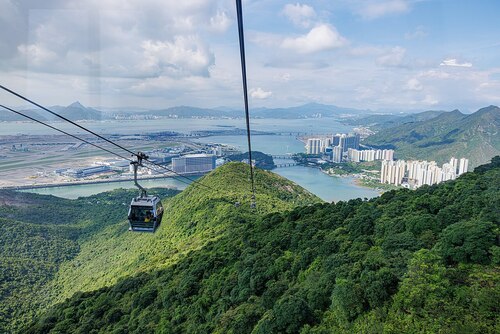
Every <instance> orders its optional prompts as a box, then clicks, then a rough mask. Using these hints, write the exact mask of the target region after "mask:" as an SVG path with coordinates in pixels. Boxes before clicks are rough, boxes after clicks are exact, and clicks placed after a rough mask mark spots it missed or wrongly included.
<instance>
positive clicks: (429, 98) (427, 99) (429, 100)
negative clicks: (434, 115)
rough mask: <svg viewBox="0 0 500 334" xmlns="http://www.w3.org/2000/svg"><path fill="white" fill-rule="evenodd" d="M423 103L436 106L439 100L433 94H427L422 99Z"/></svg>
mask: <svg viewBox="0 0 500 334" xmlns="http://www.w3.org/2000/svg"><path fill="white" fill-rule="evenodd" d="M422 103H424V104H427V105H430V106H434V105H436V104H438V103H439V101H438V100H437V99H436V98H434V97H432V96H431V95H426V96H425V98H424V99H423V100H422Z"/></svg>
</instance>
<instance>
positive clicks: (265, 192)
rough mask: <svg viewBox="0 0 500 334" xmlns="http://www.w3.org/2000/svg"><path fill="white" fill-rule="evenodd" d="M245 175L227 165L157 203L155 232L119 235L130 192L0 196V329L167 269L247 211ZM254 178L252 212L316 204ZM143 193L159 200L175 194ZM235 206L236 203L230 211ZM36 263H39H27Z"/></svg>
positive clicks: (284, 183)
mask: <svg viewBox="0 0 500 334" xmlns="http://www.w3.org/2000/svg"><path fill="white" fill-rule="evenodd" d="M248 176H249V168H248V165H245V164H234V163H231V164H227V165H225V166H222V167H221V168H218V169H217V170H215V171H214V172H212V173H211V174H210V175H208V176H206V177H204V178H202V179H200V182H202V183H203V184H205V185H207V186H209V187H210V188H205V187H203V186H193V187H190V188H188V189H187V190H186V191H184V192H183V193H182V194H181V195H180V196H177V197H175V200H172V201H168V200H167V201H166V200H164V201H163V203H164V206H165V210H166V213H165V215H164V220H163V222H162V226H161V227H160V228H159V230H158V231H157V232H156V233H155V234H149V233H130V232H128V231H127V229H128V223H127V222H126V220H125V217H126V212H127V210H128V204H129V203H130V199H131V197H133V196H135V195H136V194H137V192H136V191H125V190H117V191H113V192H108V193H102V194H99V195H96V196H91V197H85V198H80V199H78V200H66V199H61V198H56V197H53V196H41V195H36V194H29V193H16V192H11V191H9V192H2V193H1V194H2V195H1V197H0V219H2V220H1V221H0V224H1V225H0V240H1V241H2V243H0V245H2V247H3V248H0V250H1V253H0V254H1V257H0V259H1V261H2V262H0V263H1V265H0V267H1V268H2V269H3V268H8V270H7V269H6V270H4V271H3V272H2V275H3V276H1V277H0V278H1V279H0V289H1V290H0V305H1V306H0V316H1V318H0V332H4V331H10V330H12V331H16V330H18V329H19V328H20V327H22V326H23V325H26V322H29V321H30V319H31V318H32V317H34V316H35V315H36V312H40V311H41V310H44V309H46V308H47V307H49V306H51V305H53V304H54V303H57V302H61V301H63V300H64V299H65V298H68V297H71V296H72V295H73V294H74V293H77V292H79V291H93V290H96V289H99V288H102V287H105V286H112V285H114V284H116V283H117V281H118V280H119V279H120V278H124V277H129V276H134V275H137V274H138V273H141V272H151V271H152V270H157V269H160V268H165V267H168V266H171V265H172V264H174V263H176V262H177V261H179V260H180V259H183V258H185V257H186V256H187V254H189V253H190V252H192V251H194V250H197V249H201V248H203V247H204V246H205V245H206V244H207V243H209V242H211V241H213V240H217V239H218V238H220V237H221V236H222V235H223V234H224V233H226V232H225V229H226V227H225V225H224V224H232V223H234V222H238V221H239V219H240V218H239V217H238V216H235V213H240V214H245V215H247V216H250V215H251V214H252V212H253V211H252V210H251V209H250V207H249V199H250V198H249V187H248ZM255 180H256V190H257V200H258V202H259V206H258V208H257V213H258V214H259V215H260V214H266V213H268V212H276V211H283V210H289V209H291V208H292V207H294V206H296V205H307V204H312V203H317V202H320V200H319V199H318V198H317V197H316V196H314V195H312V194H310V193H309V192H307V191H306V190H303V189H302V188H300V187H298V186H297V185H295V184H293V183H292V182H290V181H288V180H286V179H284V178H282V177H280V176H277V175H274V174H271V173H269V172H265V171H261V170H257V171H256V174H255ZM151 193H155V194H157V195H159V196H160V197H162V198H163V199H165V198H166V197H171V196H172V195H174V194H177V193H178V191H176V190H169V189H154V190H152V191H151ZM236 202H240V203H241V206H240V207H238V208H236V207H235V203H236ZM41 217H43V220H41V219H40V218H41ZM33 226H34V227H36V229H35V228H34V227H33ZM42 245H43V247H42ZM21 248H22V251H20V249H21ZM35 255H36V256H35ZM36 261H39V262H40V264H39V265H37V266H34V265H33V263H35V262H36Z"/></svg>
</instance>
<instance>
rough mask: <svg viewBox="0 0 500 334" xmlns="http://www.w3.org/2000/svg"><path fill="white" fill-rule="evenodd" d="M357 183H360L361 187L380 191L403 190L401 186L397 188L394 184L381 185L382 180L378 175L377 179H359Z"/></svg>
mask: <svg viewBox="0 0 500 334" xmlns="http://www.w3.org/2000/svg"><path fill="white" fill-rule="evenodd" d="M356 182H358V183H359V185H361V186H363V187H368V188H373V189H378V190H381V191H389V190H396V189H401V186H395V185H393V184H387V183H380V178H379V177H378V175H377V177H370V178H369V177H363V178H359V179H358V180H357V181H356Z"/></svg>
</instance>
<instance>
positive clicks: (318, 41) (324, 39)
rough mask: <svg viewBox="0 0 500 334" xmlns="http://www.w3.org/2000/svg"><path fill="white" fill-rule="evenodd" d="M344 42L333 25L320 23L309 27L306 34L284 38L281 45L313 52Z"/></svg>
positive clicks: (335, 46) (300, 50)
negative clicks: (311, 27)
mask: <svg viewBox="0 0 500 334" xmlns="http://www.w3.org/2000/svg"><path fill="white" fill-rule="evenodd" d="M345 44H347V40H346V39H345V38H344V37H342V36H341V35H340V34H339V33H338V31H337V29H335V27H333V26H331V25H328V24H321V25H318V26H316V27H314V28H313V29H311V31H309V32H308V33H307V34H306V35H302V36H299V37H296V38H285V39H284V40H283V42H282V43H281V47H283V48H285V49H291V50H294V51H296V52H298V53H314V52H318V51H324V50H330V49H334V48H339V47H341V46H344V45H345Z"/></svg>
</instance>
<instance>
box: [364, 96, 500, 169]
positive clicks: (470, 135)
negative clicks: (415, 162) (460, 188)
mask: <svg viewBox="0 0 500 334" xmlns="http://www.w3.org/2000/svg"><path fill="white" fill-rule="evenodd" d="M499 127H500V108H498V107H496V106H489V107H486V108H482V109H480V110H478V111H477V112H475V113H473V114H470V115H464V114H462V113H460V112H459V111H458V110H455V111H451V112H444V113H441V114H439V115H438V116H437V117H434V118H431V119H428V120H424V121H416V122H411V123H406V124H402V125H397V126H394V127H390V128H388V129H383V130H380V131H379V132H378V133H376V134H374V135H372V136H370V137H368V138H367V139H366V140H365V141H364V144H366V145H369V146H373V147H379V148H393V149H395V150H396V156H397V158H398V159H421V160H435V161H437V162H438V163H444V162H447V161H449V159H450V158H451V157H452V156H453V157H457V158H459V157H466V158H469V166H470V167H475V166H478V165H480V164H483V163H486V162H487V161H489V160H490V159H491V158H492V157H494V156H495V155H498V154H500V133H499Z"/></svg>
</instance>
